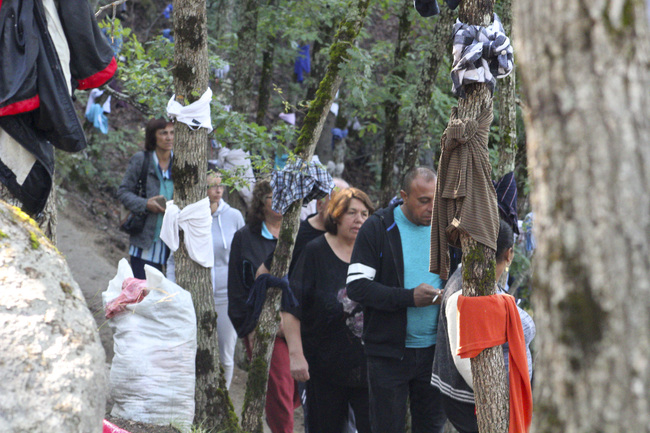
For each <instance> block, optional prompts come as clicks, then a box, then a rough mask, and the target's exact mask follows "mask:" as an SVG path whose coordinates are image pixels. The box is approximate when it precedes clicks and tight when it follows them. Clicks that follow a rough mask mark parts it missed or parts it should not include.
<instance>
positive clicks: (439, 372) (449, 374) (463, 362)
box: [431, 220, 535, 433]
mask: <svg viewBox="0 0 650 433" xmlns="http://www.w3.org/2000/svg"><path fill="white" fill-rule="evenodd" d="M513 244H514V233H513V230H512V227H511V226H510V225H509V224H508V223H507V222H505V221H504V220H500V224H499V236H498V238H497V250H496V270H495V274H496V281H499V278H500V277H501V274H503V272H507V271H506V269H507V268H508V267H509V266H510V263H512V259H513V258H514V255H515V253H514V250H513ZM462 274H463V273H462V272H460V269H459V270H456V272H454V273H453V274H452V275H451V277H449V281H447V285H446V287H445V294H444V295H443V302H442V307H441V308H442V311H441V312H440V318H439V321H438V350H437V351H436V357H435V360H434V362H433V374H432V375H431V384H432V385H433V386H435V387H436V388H438V389H440V392H441V393H442V403H443V407H444V409H445V413H446V415H447V418H448V419H449V421H450V422H451V424H452V425H453V426H454V428H456V430H458V432H459V433H478V431H479V429H478V420H477V418H476V406H475V401H474V385H473V380H472V369H471V364H470V360H469V358H461V357H460V356H458V355H457V349H458V346H459V337H458V336H459V323H458V298H459V295H461V294H462V288H463V277H462ZM496 291H497V294H501V295H504V296H506V295H507V293H506V292H504V291H502V290H501V289H500V288H499V287H498V286H497V290H496ZM517 310H518V312H519V318H520V320H521V326H522V329H523V332H524V341H525V343H526V361H527V363H528V376H529V378H530V379H532V377H533V362H532V356H531V353H530V343H531V341H532V340H533V338H535V323H534V322H533V319H532V318H531V317H530V315H529V314H528V313H526V312H525V311H524V310H522V309H521V308H519V307H517ZM502 347H503V356H504V360H505V367H506V370H508V368H509V367H508V364H509V362H508V359H509V356H508V355H509V346H508V343H506V344H504V345H503V346H502Z"/></svg>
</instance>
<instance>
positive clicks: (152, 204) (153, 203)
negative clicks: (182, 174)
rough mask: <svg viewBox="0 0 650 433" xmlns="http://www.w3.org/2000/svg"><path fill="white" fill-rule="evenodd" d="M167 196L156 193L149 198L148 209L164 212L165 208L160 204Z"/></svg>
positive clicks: (152, 211) (153, 211) (154, 211)
mask: <svg viewBox="0 0 650 433" xmlns="http://www.w3.org/2000/svg"><path fill="white" fill-rule="evenodd" d="M164 200H165V197H163V196H162V195H156V196H153V197H151V198H150V199H148V200H147V210H148V211H149V212H151V213H164V212H165V208H164V207H162V206H161V205H160V203H161V201H164Z"/></svg>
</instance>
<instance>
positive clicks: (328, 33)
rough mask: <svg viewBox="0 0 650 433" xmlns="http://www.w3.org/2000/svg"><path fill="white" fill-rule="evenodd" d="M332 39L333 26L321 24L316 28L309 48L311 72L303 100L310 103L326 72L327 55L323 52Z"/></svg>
mask: <svg viewBox="0 0 650 433" xmlns="http://www.w3.org/2000/svg"><path fill="white" fill-rule="evenodd" d="M333 37H334V25H333V24H328V23H321V24H320V26H319V27H318V36H317V37H316V41H314V44H313V45H312V47H311V52H310V55H311V72H310V73H309V77H308V78H307V82H308V83H310V85H309V87H308V88H307V95H306V96H305V99H306V100H307V101H311V100H312V99H314V98H315V97H316V90H318V84H319V83H320V81H321V80H322V79H323V77H324V76H325V71H326V70H327V63H328V60H329V55H328V53H327V52H326V51H325V48H326V47H327V46H328V45H329V43H330V42H331V41H332V38H333Z"/></svg>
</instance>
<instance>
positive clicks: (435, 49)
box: [401, 6, 456, 173]
mask: <svg viewBox="0 0 650 433" xmlns="http://www.w3.org/2000/svg"><path fill="white" fill-rule="evenodd" d="M455 15H456V14H455V13H454V11H452V10H451V9H450V8H448V7H446V6H445V7H441V8H440V17H439V18H438V21H437V22H436V25H435V28H434V30H433V34H432V35H431V39H430V42H429V44H428V46H427V47H426V48H425V52H424V56H425V58H424V63H423V65H422V71H421V72H420V73H419V74H418V75H417V76H418V84H417V90H416V95H415V102H414V104H413V111H412V112H411V115H410V116H409V117H408V119H407V120H406V136H405V137H404V159H403V160H402V165H401V167H402V170H401V172H402V173H406V172H407V171H409V170H410V169H412V168H414V167H416V166H417V165H419V159H420V158H419V156H420V155H419V153H420V152H419V150H420V146H421V145H422V143H423V142H424V141H426V140H427V137H426V136H425V130H424V129H425V127H426V125H427V121H428V119H429V113H430V111H431V110H430V107H431V95H432V94H433V88H434V85H435V82H436V77H437V76H438V69H439V68H440V63H441V61H442V58H443V56H444V53H445V48H446V47H447V45H448V42H449V35H450V34H451V29H452V27H453V25H454V17H455Z"/></svg>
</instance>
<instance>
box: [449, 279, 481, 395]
mask: <svg viewBox="0 0 650 433" xmlns="http://www.w3.org/2000/svg"><path fill="white" fill-rule="evenodd" d="M460 294H461V292H460V291H458V292H456V293H454V294H453V295H451V296H450V297H449V299H447V306H446V307H445V315H446V316H447V332H448V333H449V335H448V336H447V338H449V348H450V349H451V354H452V356H453V357H454V364H455V365H456V369H457V370H458V372H459V373H460V375H461V376H462V377H463V379H465V382H467V384H468V385H469V387H470V388H472V390H473V389H474V384H473V382H472V365H471V361H470V359H469V358H461V357H460V356H458V354H457V352H458V340H459V336H458V296H460Z"/></svg>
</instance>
